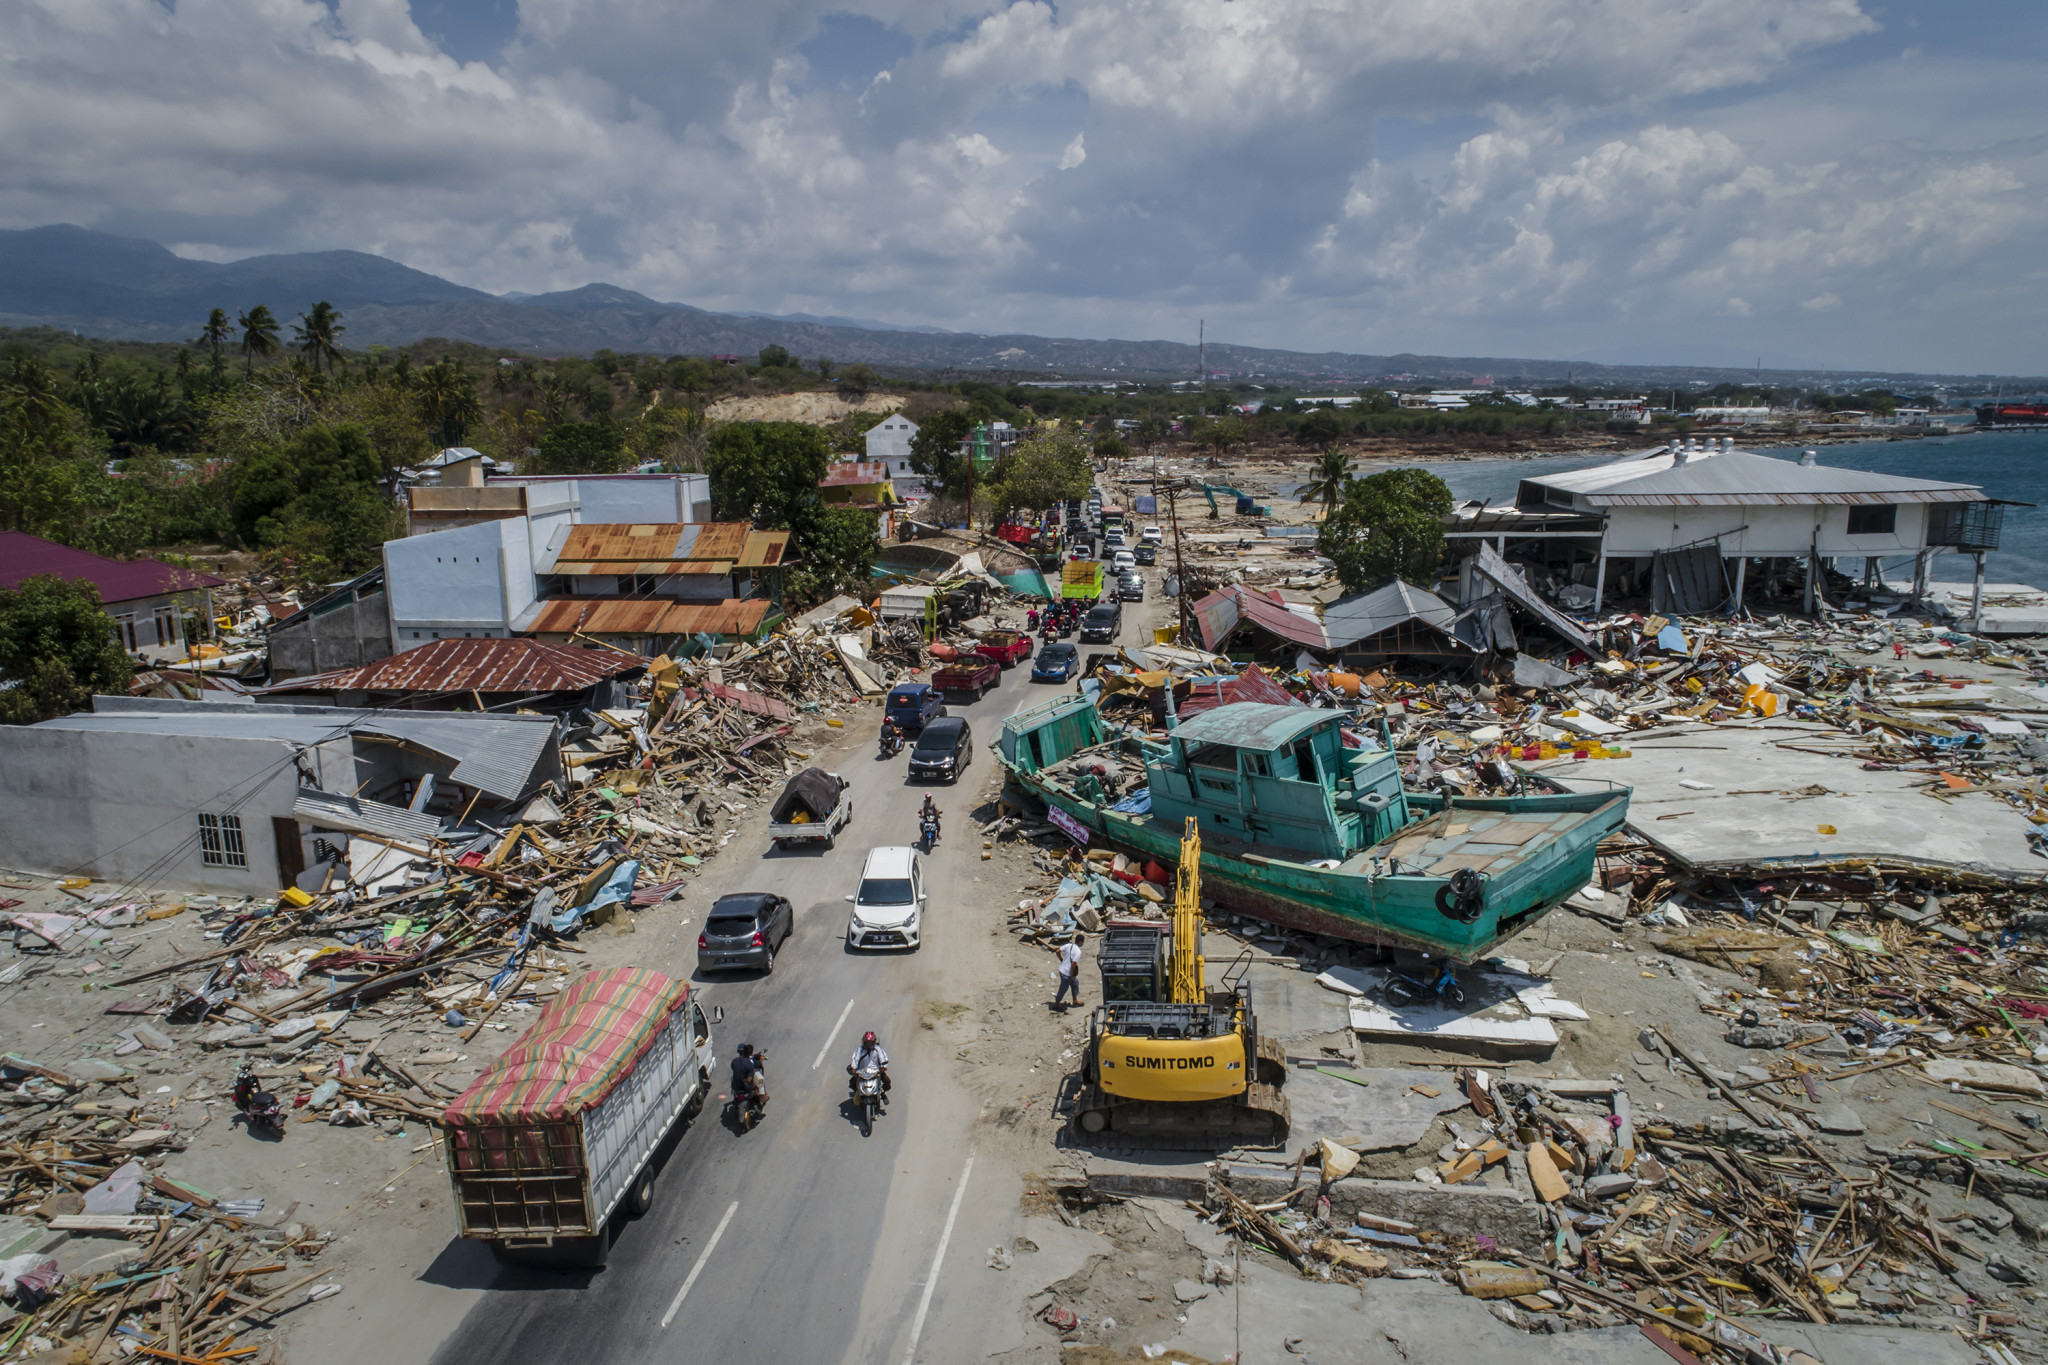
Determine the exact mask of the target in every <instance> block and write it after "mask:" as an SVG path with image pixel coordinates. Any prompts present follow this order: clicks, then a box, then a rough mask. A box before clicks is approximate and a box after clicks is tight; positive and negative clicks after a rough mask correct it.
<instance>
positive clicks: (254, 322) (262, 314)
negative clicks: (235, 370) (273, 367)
mask: <svg viewBox="0 0 2048 1365" xmlns="http://www.w3.org/2000/svg"><path fill="white" fill-rule="evenodd" d="M240 322H241V327H242V360H243V363H244V365H245V367H246V368H247V370H248V372H249V373H250V374H254V373H256V361H257V358H258V357H259V356H260V357H261V358H263V359H265V360H268V359H269V358H270V357H272V356H274V355H276V354H277V318H276V317H275V316H273V315H272V314H271V311H270V306H269V305H268V304H262V303H259V304H257V305H256V306H255V307H254V308H251V309H250V310H249V311H248V312H246V313H244V314H242V316H241V318H240Z"/></svg>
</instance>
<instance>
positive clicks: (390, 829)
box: [292, 787, 441, 847]
mask: <svg viewBox="0 0 2048 1365" xmlns="http://www.w3.org/2000/svg"><path fill="white" fill-rule="evenodd" d="M292 814H293V815H296V816H298V817H299V819H300V820H301V821H302V822H304V823H305V824H309V825H317V826H319V827H320V828H322V829H345V830H348V831H350V832H352V833H355V834H370V835H375V836H376V837H378V838H380V839H396V840H399V841H400V842H401V843H408V844H412V845H414V846H415V847H418V846H422V845H425V844H426V843H428V842H429V841H430V840H432V839H435V838H437V837H439V835H440V833H441V820H440V817H438V816H433V815H419V814H415V813H414V812H412V811H409V810H406V809H405V808H404V807H402V806H387V805H385V804H384V803H383V802H382V801H370V800H366V799H365V798H363V797H360V796H343V795H342V794H341V793H339V792H330V791H321V790H320V789H319V788H317V787H301V788H299V795H298V799H297V800H295V801H294V802H292Z"/></svg>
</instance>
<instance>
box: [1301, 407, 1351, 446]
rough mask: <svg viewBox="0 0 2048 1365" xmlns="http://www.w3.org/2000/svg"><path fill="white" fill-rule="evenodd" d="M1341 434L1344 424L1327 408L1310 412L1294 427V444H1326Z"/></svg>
mask: <svg viewBox="0 0 2048 1365" xmlns="http://www.w3.org/2000/svg"><path fill="white" fill-rule="evenodd" d="M1343 434H1344V424H1343V423H1342V422H1341V421H1339V420H1338V419H1337V414H1336V413H1334V412H1331V411H1330V410H1328V409H1327V408H1318V409H1316V410H1315V411H1314V412H1311V413H1310V414H1309V415H1308V416H1306V417H1304V418H1302V419H1301V423H1300V425H1298V426H1296V427H1295V428H1294V440H1295V444H1297V445H1305V446H1327V445H1329V444H1331V443H1332V442H1334V441H1335V440H1336V439H1337V438H1338V437H1339V436H1342V435H1343Z"/></svg>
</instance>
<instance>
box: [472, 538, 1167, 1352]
mask: <svg viewBox="0 0 2048 1365" xmlns="http://www.w3.org/2000/svg"><path fill="white" fill-rule="evenodd" d="M1146 577H1147V580H1148V582H1147V587H1148V590H1149V589H1150V588H1151V587H1152V585H1153V583H1154V582H1156V579H1155V578H1154V576H1153V575H1152V574H1147V575H1146ZM1134 606H1135V604H1134ZM1147 606H1148V607H1149V606H1150V603H1147ZM1148 615H1149V613H1147V612H1142V611H1138V610H1131V609H1127V615H1126V617H1125V626H1124V630H1123V632H1122V638H1124V639H1127V640H1135V639H1138V638H1139V637H1140V627H1139V622H1140V620H1142V619H1145V618H1146V617H1147V616H1148ZM1085 648H1086V647H1084V657H1085ZM1095 648H1101V646H1095ZM1061 690H1063V689H1061V688H1060V687H1058V686H1056V685H1053V684H1044V683H1040V684H1034V683H1032V682H1031V680H1030V665H1029V664H1028V663H1026V664H1019V665H1017V666H1016V667H1014V668H1012V669H1009V670H1008V671H1006V672H1005V674H1004V676H1003V681H1002V683H1001V685H1000V686H999V687H998V688H996V689H994V690H992V691H991V692H990V693H989V694H988V696H987V697H986V698H984V699H983V700H981V701H979V702H977V703H973V704H969V705H965V706H962V705H959V704H957V703H956V704H954V705H952V706H951V708H950V710H951V713H952V714H955V715H965V716H966V717H967V718H968V719H969V721H970V722H971V723H972V725H973V727H974V740H975V747H976V754H975V759H974V762H973V764H972V765H971V766H970V767H969V768H968V769H967V773H966V776H965V777H963V778H962V779H961V781H960V782H959V784H958V785H957V786H955V787H944V786H911V785H909V784H908V783H907V782H906V781H905V771H906V763H907V750H906V752H905V753H903V754H898V755H897V756H896V757H894V758H892V759H889V760H887V761H879V760H877V759H876V757H875V748H874V726H875V723H876V721H877V720H878V719H879V713H878V711H876V710H874V709H868V708H864V709H863V710H862V711H861V712H860V716H861V717H862V718H861V719H860V720H856V721H851V722H849V726H848V731H849V734H848V738H847V740H846V743H845V745H844V746H843V747H842V748H840V749H839V750H838V751H836V752H834V753H832V754H829V755H826V754H821V755H820V756H819V757H820V761H821V762H825V763H826V764H827V766H830V767H833V768H834V769H835V770H836V771H838V772H840V773H842V774H843V775H845V776H846V777H848V778H849V779H851V781H852V783H853V789H854V817H853V822H852V824H851V825H849V826H848V828H847V830H846V831H845V832H843V833H842V834H841V835H840V836H839V839H838V847H837V848H836V849H833V850H831V851H829V852H827V851H820V852H791V853H780V852H771V851H769V850H767V848H766V840H765V838H764V837H762V836H761V835H759V834H752V835H742V836H740V837H738V838H735V839H734V840H733V841H732V843H731V844H729V845H728V846H727V847H726V849H725V851H724V852H723V853H722V854H721V855H720V856H719V857H718V858H717V859H716V860H715V861H714V862H713V864H712V867H711V870H710V871H709V872H708V873H707V874H706V875H705V876H704V877H702V878H701V879H700V880H699V881H697V882H696V883H694V884H693V885H692V886H691V888H690V892H689V896H690V901H689V905H690V910H691V920H692V925H691V928H690V930H689V931H688V933H687V934H686V935H683V936H680V937H678V938H677V939H676V940H675V941H674V943H673V944H672V945H664V944H661V943H658V942H650V944H649V948H650V952H649V956H648V961H647V965H649V966H651V967H654V968H657V969H659V970H663V971H667V972H670V973H674V974H678V975H682V974H690V975H691V976H692V979H693V980H700V981H703V985H704V990H705V995H704V999H705V1001H706V1003H707V1005H712V1004H716V1005H723V1006H724V1008H725V1011H726V1017H725V1021H724V1023H723V1024H721V1025H719V1026H718V1028H717V1030H716V1037H717V1040H718V1045H719V1051H720V1054H721V1066H723V1063H724V1062H725V1061H729V1060H730V1058H731V1056H732V1055H733V1051H734V1049H735V1048H736V1047H737V1046H738V1044H739V1043H741V1042H743V1041H744V1042H752V1043H753V1044H755V1045H756V1046H757V1047H761V1048H765V1049H766V1050H767V1052H768V1077H769V1093H770V1096H771V1101H770V1104H769V1108H768V1113H767V1116H766V1118H765V1119H764V1120H763V1122H762V1123H761V1125H760V1126H759V1127H758V1128H756V1129H755V1130H754V1131H753V1132H751V1133H746V1134H740V1133H738V1132H736V1131H735V1130H733V1129H731V1128H730V1127H729V1126H727V1124H726V1122H725V1121H724V1118H723V1105H722V1104H721V1103H720V1098H721V1097H722V1096H723V1095H724V1094H725V1093H727V1087H726V1085H725V1080H726V1074H724V1073H723V1071H721V1074H720V1075H718V1076H716V1077H715V1078H714V1089H713V1092H712V1094H713V1098H712V1099H711V1100H710V1101H709V1102H707V1104H706V1106H705V1110H704V1112H703V1114H702V1115H700V1116H699V1117H698V1118H697V1120H696V1121H695V1122H694V1123H693V1124H691V1125H690V1126H689V1127H688V1128H687V1129H686V1130H684V1131H683V1132H682V1133H681V1135H680V1137H679V1138H677V1139H676V1140H674V1141H673V1142H672V1144H671V1150H670V1153H669V1155H668V1156H667V1158H666V1160H665V1163H664V1165H663V1168H662V1172H661V1175H660V1177H659V1178H658V1180H657V1182H656V1186H655V1200H654V1207H653V1209H652V1211H651V1212H649V1213H648V1214H647V1215H646V1216H645V1217H643V1218H640V1219H638V1220H632V1221H627V1222H624V1223H622V1224H621V1225H620V1226H619V1230H618V1231H617V1233H616V1240H615V1241H614V1243H613V1246H612V1251H611V1262H610V1264H609V1265H608V1266H607V1267H606V1268H605V1269H603V1270H602V1271H597V1272H577V1273H574V1274H563V1273H558V1272H552V1271H542V1270H526V1269H498V1270H495V1271H485V1272H482V1273H484V1274H489V1275H491V1279H490V1281H489V1289H488V1291H487V1292H486V1294H485V1296H484V1298H483V1300H482V1301H481V1302H480V1303H479V1304H478V1305H477V1306H476V1307H475V1308H474V1309H473V1310H471V1312H470V1313H469V1314H468V1315H467V1317H466V1318H465V1319H464V1320H463V1322H462V1324H461V1326H460V1327H459V1328H458V1329H457V1330H456V1331H455V1332H454V1333H452V1334H451V1335H450V1337H449V1338H448V1340H447V1341H445V1342H444V1343H442V1345H441V1348H440V1350H439V1351H438V1352H437V1353H436V1355H435V1357H434V1359H435V1360H436V1361H437V1362H443V1363H444V1365H466V1363H467V1362H477V1363H478V1365H484V1363H485V1362H488V1365H501V1362H504V1361H507V1360H511V1361H574V1360H579V1359H584V1360H602V1361H605V1362H607V1363H608V1365H613V1363H617V1365H626V1363H628V1362H637V1361H655V1360H660V1361H664V1362H667V1361H678V1360H680V1361H700V1360H701V1361H727V1360H732V1361H743V1360H758V1361H792V1362H794V1361H804V1362H820V1363H822V1362H832V1361H842V1362H846V1363H847V1365H884V1362H904V1361H907V1360H910V1359H914V1358H923V1359H930V1360H942V1359H957V1358H961V1357H960V1353H959V1352H958V1351H957V1350H956V1349H953V1348H934V1347H932V1342H933V1341H934V1340H935V1339H938V1338H939V1333H940V1331H941V1330H944V1331H946V1332H949V1333H952V1334H954V1335H953V1336H952V1337H951V1338H949V1339H950V1340H952V1341H954V1342H955V1343H956V1344H957V1343H958V1341H959V1334H961V1333H971V1332H974V1331H975V1330H976V1324H977V1321H979V1322H983V1323H985V1322H986V1319H987V1307H988V1306H987V1305H986V1304H984V1303H977V1302H974V1301H973V1299H974V1295H973V1294H972V1292H971V1291H968V1290H966V1289H965V1288H964V1287H959V1286H958V1285H957V1281H956V1287H959V1292H958V1293H956V1294H954V1295H951V1296H949V1294H948V1292H947V1288H948V1279H947V1276H946V1273H945V1271H946V1267H947V1266H948V1265H952V1266H956V1267H957V1266H963V1265H964V1266H966V1267H969V1268H973V1267H976V1266H978V1265H979V1262H980V1260H981V1258H982V1257H983V1256H984V1255H985V1252H984V1250H983V1246H982V1243H981V1241H979V1240H977V1238H979V1236H980V1234H981V1233H982V1231H983V1228H984V1226H985V1225H988V1224H990V1223H992V1222H993V1221H994V1220H995V1219H996V1218H997V1217H998V1216H999V1213H1000V1211H1001V1210H1002V1209H1005V1208H1014V1204H1015V1199H1016V1191H1015V1188H1014V1180H1011V1181H1010V1182H1009V1184H1010V1186H1011V1187H1010V1188H1007V1189H999V1188H998V1186H999V1185H1001V1184H1002V1183H1003V1180H1002V1179H1001V1178H999V1175H998V1172H997V1171H996V1170H995V1169H993V1168H992V1166H991V1165H990V1164H988V1163H986V1162H985V1164H984V1166H983V1169H982V1172H981V1173H980V1180H981V1185H980V1187H979V1188H978V1189H977V1191H976V1193H977V1195H978V1196H979V1198H977V1199H974V1200H970V1201H967V1209H966V1212H965V1213H964V1214H963V1212H962V1205H963V1195H964V1193H965V1187H964V1185H963V1181H966V1183H969V1184H971V1183H972V1181H971V1179H969V1171H970V1167H969V1162H970V1161H971V1160H972V1158H973V1156H974V1153H973V1149H972V1134H973V1132H974V1128H975V1119H976V1115H977V1108H978V1106H977V1104H976V1102H975V1101H974V1100H973V1099H972V1098H970V1097H969V1096H968V1095H967V1094H966V1093H965V1091H964V1090H963V1089H962V1088H961V1087H960V1085H959V1084H958V1083H957V1082H956V1081H955V1080H954V1079H953V1076H952V1071H951V1058H950V1057H949V1056H948V1055H947V1054H946V1046H945V1045H944V1044H943V1043H941V1042H939V1041H938V1035H937V1034H936V1033H935V1032H933V1031H927V1030H921V1029H920V1028H919V1027H918V1022H917V1019H918V1009H919V1006H920V1004H921V1003H922V1002H926V1001H944V1000H960V999H963V998H964V997H966V996H967V995H968V992H969V991H970V989H971V985H972V982H973V981H974V980H975V979H976V976H977V973H979V972H982V971H985V970H986V959H987V950H986V939H987V936H988V932H989V930H988V927H987V925H988V920H987V915H986V913H985V912H986V909H987V906H986V904H985V902H986V900H987V898H989V897H1002V896H1006V895H1009V894H1010V891H1009V890H1008V889H1007V888H995V887H990V886H976V884H975V883H976V882H977V881H978V880H979V878H978V876H977V870H978V869H980V868H981V867H982V866H983V864H982V863H981V862H980V860H979V857H978V854H979V840H978V839H977V838H976V837H975V836H974V832H973V825H972V824H971V823H970V822H969V820H968V818H967V817H968V811H969V809H970V807H972V805H973V804H974V801H975V797H976V795H977V794H978V793H980V792H981V790H982V789H983V786H984V784H985V783H986V782H987V780H988V778H989V775H990V771H991V768H992V767H993V765H994V763H995V759H994V756H993V755H992V754H991V753H990V752H989V750H988V748H987V745H988V743H989V742H990V741H991V740H993V739H994V738H995V736H996V733H997V730H998V729H999V727H1000V724H1001V722H1002V719H1003V718H1004V717H1005V716H1007V715H1009V714H1010V713H1011V712H1013V711H1015V710H1017V709H1018V708H1020V707H1022V706H1025V705H1029V704H1033V703H1035V702H1037V701H1040V700H1043V699H1045V698H1047V697H1050V696H1052V695H1054V694H1056V693H1057V692H1059V691H1061ZM926 791H932V792H933V793H934V794H935V797H936V799H937V801H938V804H939V806H940V807H941V809H942V810H943V811H944V812H945V822H944V823H945V830H946V837H945V838H944V839H943V840H942V841H941V842H940V844H939V845H938V847H937V848H936V849H935V850H934V852H933V855H932V856H931V857H930V858H929V859H928V860H927V867H926V875H927V878H928V881H929V883H930V885H931V888H932V895H931V900H930V902H929V903H928V904H927V906H926V907H925V921H924V946H923V947H922V948H921V949H920V950H919V951H918V952H916V953H860V954H855V953H851V952H848V951H847V950H846V948H845V947H844V942H845V928H846V916H847V911H848V909H849V907H848V906H847V904H846V902H845V900H844V899H843V897H845V896H846V895H847V894H849V893H850V892H852V890H853V889H854V885H855V882H856V881H857V880H858V877H859V874H860V867H861V863H862V860H863V859H864V858H865V856H866V854H867V851H868V849H869V848H871V847H874V846H876V845H880V844H903V843H911V842H913V841H914V840H915V837H916V833H917V821H916V813H917V809H918V805H919V803H920V801H921V800H922V798H923V796H924V793H925V792H926ZM750 818H755V819H760V820H762V822H763V824H765V813H764V811H763V809H762V808H761V807H759V806H757V807H755V808H754V811H753V812H752V813H751V816H750ZM760 827H761V826H756V828H760ZM741 890H750V891H751V890H762V891H776V892H780V893H781V894H783V895H786V896H788V897H789V899H790V901H791V903H792V904H794V905H795V907H796V930H795V932H794V934H792V936H791V937H790V939H789V942H788V944H787V945H786V946H785V947H784V948H783V950H782V951H781V953H780V954H779V956H778V958H777V961H776V966H775V971H774V973H773V974H772V975H769V976H761V975H758V974H756V973H741V974H721V975H719V976H717V977H714V978H712V979H710V980H703V978H700V977H697V976H696V975H695V972H694V967H695V958H696V943H695V931H696V928H697V927H698V926H700V925H701V923H702V917H703V911H704V909H705V907H706V906H708V905H709V904H710V901H711V899H712V898H713V897H715V896H717V895H721V894H724V893H726V892H728V891H741ZM968 907H973V909H972V910H970V909H969V908H968ZM866 1029H874V1030H875V1031H876V1032H877V1033H878V1034H879V1035H880V1036H881V1040H882V1043H883V1046H884V1047H886V1048H887V1049H888V1050H889V1053H890V1056H891V1067H890V1072H891V1075H892V1077H893V1079H894V1083H895V1093H894V1096H893V1098H892V1103H891V1105H890V1108H889V1111H888V1113H887V1114H885V1115H884V1116H883V1117H882V1118H881V1119H880V1120H879V1122H878V1123H877V1124H876V1127H875V1132H874V1135H873V1136H872V1137H868V1138H863V1137H862V1136H861V1133H860V1127H859V1124H858V1121H857V1118H856V1116H855V1115H854V1114H853V1111H852V1110H851V1108H850V1107H848V1106H847V1105H846V1103H845V1100H846V1077H845V1067H846V1063H847V1061H848V1059H849V1058H850V1056H851V1054H852V1052H853V1049H854V1046H855V1044H856V1043H857V1042H858V1040H859V1038H860V1035H861V1033H862V1032H863V1031H864V1030H866ZM949 1231H951V1232H953V1233H954V1234H955V1235H953V1236H952V1237H951V1238H950V1239H947V1237H946V1234H947V1233H948V1232H949ZM942 1242H943V1243H944V1247H945V1256H946V1261H945V1263H944V1264H941V1263H940V1262H939V1254H940V1250H941V1244H942ZM479 1255H480V1253H479ZM485 1264H488V1263H487V1262H486V1263H485ZM664 1319H666V1323H664ZM942 1324H944V1326H943V1329H942ZM921 1348H922V1349H921ZM972 1354H974V1355H977V1356H978V1355H979V1354H980V1353H979V1352H978V1351H977V1352H973V1353H972Z"/></svg>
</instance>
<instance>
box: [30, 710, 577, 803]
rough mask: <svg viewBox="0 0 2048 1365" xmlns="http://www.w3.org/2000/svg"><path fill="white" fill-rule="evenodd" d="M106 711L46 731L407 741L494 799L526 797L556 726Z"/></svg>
mask: <svg viewBox="0 0 2048 1365" xmlns="http://www.w3.org/2000/svg"><path fill="white" fill-rule="evenodd" d="M93 704H94V706H95V707H98V708H101V709H98V710H95V711H92V712H88V713H80V714H78V715H71V716H59V717H57V718H56V719H55V720H47V721H44V722H43V724H44V725H45V726H47V727H49V728H52V729H59V730H99V731H119V732H123V733H127V734H144V735H166V736H174V737H180V738H182V737H188V736H197V737H201V738H214V739H233V740H264V739H268V740H276V741H279V742H282V743H286V744H292V745H300V746H304V745H315V744H325V743H330V742H333V741H335V740H338V739H341V738H343V737H344V736H348V735H375V736H379V737H381V738H384V739H396V740H404V741H406V742H408V743H412V744H417V745H418V746H419V747H420V748H422V749H425V750H427V751H429V752H431V753H436V754H439V755H441V756H442V757H444V758H447V759H449V760H451V761H453V762H454V764H455V769H454V771H453V772H451V773H450V774H449V778H450V779H451V780H453V781H455V782H460V783H462V784H463V785H464V786H470V787H476V788H478V789H480V790H482V791H484V792H486V793H488V794H490V795H492V796H497V797H502V798H504V799H506V800H512V799H515V798H517V797H520V796H523V795H525V793H526V790H527V787H528V785H529V783H530V781H531V780H532V777H533V771H534V769H535V768H536V767H537V766H538V765H539V764H540V761H541V759H542V758H543V757H544V756H545V755H546V754H547V752H548V749H549V747H550V746H551V745H553V744H554V743H555V742H556V728H555V722H554V721H552V720H549V719H546V718H544V717H540V716H499V715H492V716H480V715H476V714H474V713H469V714H465V713H462V712H457V711H356V710H344V709H342V708H339V707H333V706H276V705H268V706H221V705H218V704H215V703H209V702H188V701H157V700H154V699H151V698H143V697H99V698H95V699H94V702H93Z"/></svg>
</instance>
